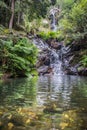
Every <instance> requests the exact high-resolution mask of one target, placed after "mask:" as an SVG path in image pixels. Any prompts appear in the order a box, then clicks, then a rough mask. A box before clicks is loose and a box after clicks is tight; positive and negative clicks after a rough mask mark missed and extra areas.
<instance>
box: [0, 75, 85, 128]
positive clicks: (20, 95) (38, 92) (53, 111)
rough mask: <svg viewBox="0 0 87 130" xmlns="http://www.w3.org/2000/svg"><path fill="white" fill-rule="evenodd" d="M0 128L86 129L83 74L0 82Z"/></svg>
mask: <svg viewBox="0 0 87 130" xmlns="http://www.w3.org/2000/svg"><path fill="white" fill-rule="evenodd" d="M0 130H87V77H79V76H68V75H46V76H40V77H38V78H37V77H32V78H28V79H27V78H25V79H18V78H17V79H9V80H6V81H4V82H3V81H1V82H0Z"/></svg>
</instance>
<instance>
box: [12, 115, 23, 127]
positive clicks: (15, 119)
mask: <svg viewBox="0 0 87 130" xmlns="http://www.w3.org/2000/svg"><path fill="white" fill-rule="evenodd" d="M10 122H12V123H13V124H14V125H15V126H24V120H23V116H21V115H19V114H14V115H13V116H12V118H11V119H10Z"/></svg>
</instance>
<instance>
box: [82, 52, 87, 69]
mask: <svg viewBox="0 0 87 130" xmlns="http://www.w3.org/2000/svg"><path fill="white" fill-rule="evenodd" d="M81 63H82V65H83V66H84V67H87V55H84V56H83V58H82V61H81Z"/></svg>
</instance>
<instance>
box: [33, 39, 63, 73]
mask: <svg viewBox="0 0 87 130" xmlns="http://www.w3.org/2000/svg"><path fill="white" fill-rule="evenodd" d="M33 43H34V44H35V45H36V46H37V48H38V49H39V52H40V53H39V56H38V65H39V64H40V63H41V66H39V68H38V70H39V73H42V74H43V73H44V74H45V73H47V71H48V70H47V69H49V68H52V72H53V74H57V75H61V74H63V71H62V61H61V58H62V56H61V55H62V54H61V49H59V50H57V49H54V48H51V47H50V46H49V45H48V44H47V43H46V42H44V41H43V40H42V39H40V38H35V39H33ZM44 61H45V62H44Z"/></svg>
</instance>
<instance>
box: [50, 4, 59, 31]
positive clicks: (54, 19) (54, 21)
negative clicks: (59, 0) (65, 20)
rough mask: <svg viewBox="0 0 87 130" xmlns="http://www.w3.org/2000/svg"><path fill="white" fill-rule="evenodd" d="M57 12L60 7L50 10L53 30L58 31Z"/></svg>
mask: <svg viewBox="0 0 87 130" xmlns="http://www.w3.org/2000/svg"><path fill="white" fill-rule="evenodd" d="M56 14H57V15H58V14H59V9H58V8H56V7H54V8H52V9H51V10H50V12H49V17H50V21H51V23H50V28H51V30H53V31H57V18H56Z"/></svg>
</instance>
